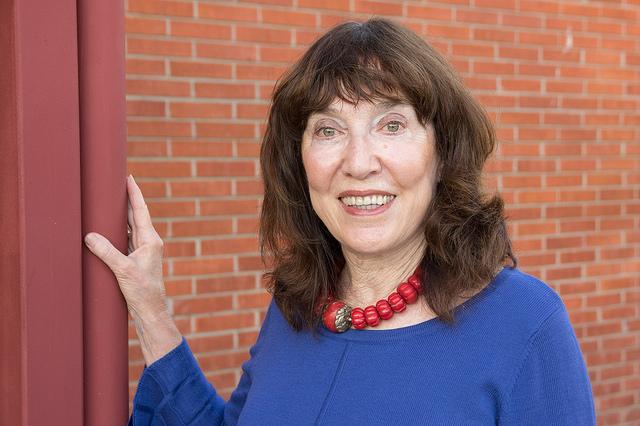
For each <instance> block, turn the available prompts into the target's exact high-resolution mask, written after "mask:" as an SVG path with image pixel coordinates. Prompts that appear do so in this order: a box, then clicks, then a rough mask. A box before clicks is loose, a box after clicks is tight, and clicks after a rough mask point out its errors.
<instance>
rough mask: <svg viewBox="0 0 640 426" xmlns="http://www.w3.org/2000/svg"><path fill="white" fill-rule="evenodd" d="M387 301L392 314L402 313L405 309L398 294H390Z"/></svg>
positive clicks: (405, 305)
mask: <svg viewBox="0 0 640 426" xmlns="http://www.w3.org/2000/svg"><path fill="white" fill-rule="evenodd" d="M387 300H388V301H389V305H391V309H393V311H394V312H402V311H404V309H405V308H406V307H407V304H406V303H405V301H404V299H403V298H402V297H401V296H400V295H399V294H398V293H391V294H390V295H389V297H387Z"/></svg>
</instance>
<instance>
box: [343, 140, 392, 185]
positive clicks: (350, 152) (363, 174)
mask: <svg viewBox="0 0 640 426" xmlns="http://www.w3.org/2000/svg"><path fill="white" fill-rule="evenodd" d="M381 169H382V164H381V163H380V158H379V157H378V154H377V153H376V152H375V146H374V143H373V141H372V140H371V139H370V138H369V137H368V136H367V135H351V136H350V137H349V142H348V144H347V148H346V150H345V155H344V159H343V162H342V171H343V173H344V174H345V175H347V176H350V177H352V178H354V179H360V180H362V179H366V178H367V177H369V176H370V175H372V174H376V173H379V172H380V170H381Z"/></svg>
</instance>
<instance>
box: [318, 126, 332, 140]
mask: <svg viewBox="0 0 640 426" xmlns="http://www.w3.org/2000/svg"><path fill="white" fill-rule="evenodd" d="M316 134H319V135H320V136H322V137H325V138H332V137H334V136H335V135H336V129H334V128H333V127H321V128H320V129H318V131H317V132H316Z"/></svg>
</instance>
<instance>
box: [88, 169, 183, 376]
mask: <svg viewBox="0 0 640 426" xmlns="http://www.w3.org/2000/svg"><path fill="white" fill-rule="evenodd" d="M127 193H128V196H129V208H128V212H127V220H128V223H129V228H130V230H131V232H130V233H129V255H128V256H125V255H124V254H122V253H120V251H119V250H118V249H116V248H115V247H114V246H113V244H111V242H110V241H109V240H107V239H106V238H105V237H104V236H102V235H100V234H98V233H96V232H91V233H89V234H87V235H86V236H85V243H86V244H87V247H89V249H90V250H91V252H93V254H95V255H96V256H97V257H99V258H100V259H101V260H102V261H103V262H104V263H105V264H106V265H107V266H108V267H109V268H110V269H111V270H112V271H113V274H114V275H115V277H116V279H117V280H118V285H119V286H120V291H121V292H122V295H123V296H124V298H125V300H126V302H127V308H128V310H129V313H130V314H131V317H132V318H133V320H134V322H135V325H136V330H137V333H138V337H139V338H140V342H141V345H142V351H143V354H144V356H145V360H146V361H147V365H149V364H151V362H153V361H155V360H156V359H158V358H160V357H161V356H162V355H164V354H165V353H167V352H169V351H170V350H171V349H173V348H174V347H175V346H177V345H178V344H179V343H180V341H181V339H182V337H181V336H180V333H179V332H178V330H177V328H176V326H175V324H174V322H173V320H172V319H171V315H170V313H169V311H168V308H167V303H166V295H165V288H164V281H163V279H162V247H163V243H162V239H161V238H160V236H159V235H158V233H157V232H156V230H155V228H154V227H153V224H152V223H151V216H150V215H149V210H148V209H147V205H146V203H145V202H144V198H143V196H142V192H141V191H140V188H139V187H138V185H137V184H136V182H135V180H134V179H133V177H132V176H129V177H127Z"/></svg>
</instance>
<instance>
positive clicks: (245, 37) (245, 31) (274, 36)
mask: <svg viewBox="0 0 640 426" xmlns="http://www.w3.org/2000/svg"><path fill="white" fill-rule="evenodd" d="M236 37H237V39H238V40H240V41H252V42H259V43H279V44H283V43H286V44H289V43H290V42H291V31H290V30H284V29H273V28H268V29H267V28H260V27H245V26H238V27H237V28H236Z"/></svg>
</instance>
